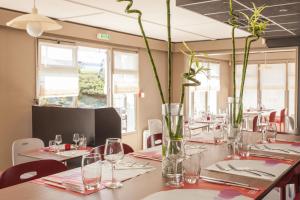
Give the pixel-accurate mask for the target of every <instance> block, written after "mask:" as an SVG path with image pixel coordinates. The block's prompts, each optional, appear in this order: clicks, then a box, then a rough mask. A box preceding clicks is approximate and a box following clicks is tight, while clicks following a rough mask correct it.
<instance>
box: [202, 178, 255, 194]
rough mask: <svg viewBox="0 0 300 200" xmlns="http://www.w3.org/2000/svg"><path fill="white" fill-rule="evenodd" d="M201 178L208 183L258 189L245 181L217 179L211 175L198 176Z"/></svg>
mask: <svg viewBox="0 0 300 200" xmlns="http://www.w3.org/2000/svg"><path fill="white" fill-rule="evenodd" d="M200 178H201V180H203V181H205V182H209V183H216V184H222V185H229V186H236V187H241V188H246V189H250V190H256V191H259V190H260V189H259V188H256V187H251V186H249V184H245V183H240V182H235V181H228V180H222V179H217V178H211V177H206V176H200Z"/></svg>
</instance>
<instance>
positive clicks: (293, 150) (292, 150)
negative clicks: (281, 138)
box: [288, 149, 300, 153]
mask: <svg viewBox="0 0 300 200" xmlns="http://www.w3.org/2000/svg"><path fill="white" fill-rule="evenodd" d="M288 151H291V152H294V153H300V151H297V150H295V149H288Z"/></svg>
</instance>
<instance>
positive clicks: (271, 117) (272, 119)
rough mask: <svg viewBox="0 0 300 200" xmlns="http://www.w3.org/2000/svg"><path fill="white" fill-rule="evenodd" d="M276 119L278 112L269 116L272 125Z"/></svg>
mask: <svg viewBox="0 0 300 200" xmlns="http://www.w3.org/2000/svg"><path fill="white" fill-rule="evenodd" d="M275 118H276V111H274V112H271V113H270V115H269V122H270V123H274V122H275Z"/></svg>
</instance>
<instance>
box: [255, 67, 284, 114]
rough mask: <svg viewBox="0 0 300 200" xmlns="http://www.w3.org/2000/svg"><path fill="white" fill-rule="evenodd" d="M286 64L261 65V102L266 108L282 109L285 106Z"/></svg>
mask: <svg viewBox="0 0 300 200" xmlns="http://www.w3.org/2000/svg"><path fill="white" fill-rule="evenodd" d="M285 72H286V65H285V64H284V63H279V64H263V65H260V78H261V80H260V90H261V104H262V105H263V106H264V107H266V108H271V109H275V110H280V109H283V108H284V107H285V85H286V83H285V80H286V79H285V76H286V74H285Z"/></svg>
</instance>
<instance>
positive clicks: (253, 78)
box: [236, 65, 258, 109]
mask: <svg viewBox="0 0 300 200" xmlns="http://www.w3.org/2000/svg"><path fill="white" fill-rule="evenodd" d="M242 70H243V65H237V67H236V87H237V94H236V96H237V97H239V96H240V86H241V80H242ZM257 74H258V65H248V67H247V74H246V80H245V86H244V94H243V107H244V108H246V109H248V108H256V107H257Z"/></svg>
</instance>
